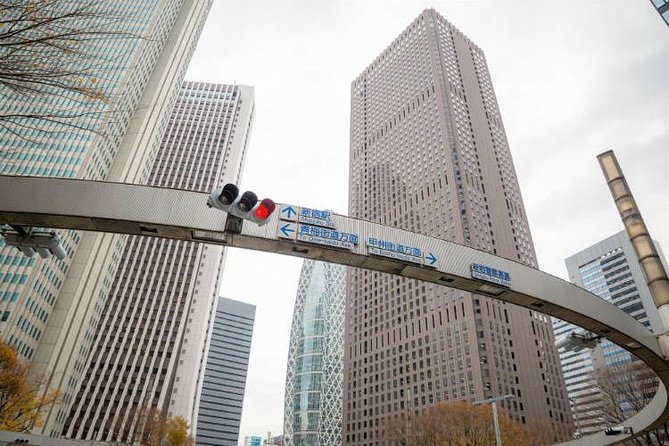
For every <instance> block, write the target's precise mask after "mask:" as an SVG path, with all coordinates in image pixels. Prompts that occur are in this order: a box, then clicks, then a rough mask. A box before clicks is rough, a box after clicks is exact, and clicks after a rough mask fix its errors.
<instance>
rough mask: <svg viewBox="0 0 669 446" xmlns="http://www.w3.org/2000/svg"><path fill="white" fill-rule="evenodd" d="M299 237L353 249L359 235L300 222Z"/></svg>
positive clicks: (322, 243) (302, 239)
mask: <svg viewBox="0 0 669 446" xmlns="http://www.w3.org/2000/svg"><path fill="white" fill-rule="evenodd" d="M297 239H298V240H301V241H305V242H311V243H318V244H321V245H329V246H334V247H337V248H346V249H352V248H353V247H354V246H355V245H357V244H358V236H357V235H356V234H350V233H348V232H341V231H335V230H332V229H328V228H320V227H318V226H310V225H304V224H300V226H299V230H298V232H297Z"/></svg>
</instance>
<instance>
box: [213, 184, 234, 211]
mask: <svg viewBox="0 0 669 446" xmlns="http://www.w3.org/2000/svg"><path fill="white" fill-rule="evenodd" d="M237 195H239V188H238V187H237V186H235V185H234V184H232V183H228V184H226V185H225V186H223V189H221V193H220V194H219V195H218V202H219V203H221V204H222V205H223V206H225V205H228V204H232V203H233V202H234V201H235V200H236V199H237Z"/></svg>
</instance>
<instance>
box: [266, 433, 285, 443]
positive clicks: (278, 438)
mask: <svg viewBox="0 0 669 446" xmlns="http://www.w3.org/2000/svg"><path fill="white" fill-rule="evenodd" d="M284 444H285V443H284V442H283V435H276V436H274V437H272V436H271V434H268V435H267V440H265V444H264V446H270V445H272V446H283V445H284Z"/></svg>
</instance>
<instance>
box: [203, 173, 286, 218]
mask: <svg viewBox="0 0 669 446" xmlns="http://www.w3.org/2000/svg"><path fill="white" fill-rule="evenodd" d="M207 205H208V206H209V207H215V208H216V209H220V210H222V211H225V212H227V213H228V214H230V215H234V216H236V217H239V218H242V219H244V220H250V221H252V222H254V223H256V224H258V225H261V226H262V225H264V224H265V223H267V222H268V221H269V217H270V216H271V215H272V213H273V212H274V209H275V208H276V205H275V204H274V201H272V200H270V199H269V198H265V199H263V200H260V201H258V196H257V195H256V194H255V193H254V192H251V191H246V192H244V193H243V194H241V195H239V188H238V187H237V186H236V185H234V184H232V183H228V184H226V185H225V186H223V187H222V188H220V189H215V190H214V191H213V192H212V193H211V194H209V199H208V200H207Z"/></svg>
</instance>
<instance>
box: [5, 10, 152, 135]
mask: <svg viewBox="0 0 669 446" xmlns="http://www.w3.org/2000/svg"><path fill="white" fill-rule="evenodd" d="M119 3H120V4H121V5H122V3H123V2H119ZM120 7H122V6H119V5H118V4H117V5H114V2H109V1H99V0H0V98H1V99H2V103H3V105H2V106H0V126H1V127H3V128H4V129H5V130H7V131H9V132H11V133H13V134H16V135H18V136H21V137H23V136H24V135H25V133H26V132H25V130H33V131H34V132H37V133H53V132H54V131H59V130H60V131H62V126H63V125H65V126H68V127H70V128H72V127H74V128H79V129H83V130H89V131H94V130H95V128H96V126H97V125H98V122H99V120H100V118H101V117H103V116H104V114H105V113H107V112H109V108H110V107H109V105H110V102H111V95H112V94H113V91H112V90H113V87H112V84H113V83H110V82H106V81H105V73H109V72H110V70H114V69H116V68H119V66H118V60H119V57H118V55H111V54H106V53H105V52H104V51H102V49H103V48H104V46H105V45H108V43H109V41H110V40H114V41H118V42H121V41H123V40H127V39H135V38H138V37H139V35H138V34H136V33H134V32H132V29H131V28H130V27H128V26H127V24H128V23H131V20H129V19H131V18H130V17H127V16H126V15H125V14H124V13H120V12H119V11H120V9H119V8H120ZM16 97H18V98H20V99H21V101H20V102H21V104H20V105H19V106H17V104H16V103H11V99H12V98H16ZM54 124H55V125H54ZM54 128H55V129H56V130H54ZM34 132H33V133H34Z"/></svg>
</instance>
